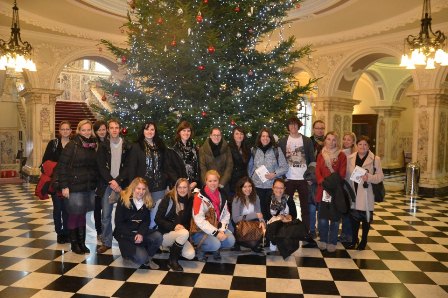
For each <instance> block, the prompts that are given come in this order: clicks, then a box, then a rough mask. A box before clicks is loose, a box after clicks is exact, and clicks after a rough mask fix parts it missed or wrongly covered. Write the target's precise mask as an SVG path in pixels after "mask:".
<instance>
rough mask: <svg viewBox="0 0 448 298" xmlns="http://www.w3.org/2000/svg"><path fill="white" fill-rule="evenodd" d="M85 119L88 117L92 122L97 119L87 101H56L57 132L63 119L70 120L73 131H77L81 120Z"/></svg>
mask: <svg viewBox="0 0 448 298" xmlns="http://www.w3.org/2000/svg"><path fill="white" fill-rule="evenodd" d="M84 119H88V120H90V121H92V123H93V122H95V121H96V118H95V115H94V114H93V113H92V111H91V110H90V109H89V107H88V106H87V104H86V103H85V102H79V101H56V107H55V126H56V127H55V132H57V131H58V126H59V123H61V121H70V123H71V126H72V130H73V133H75V132H76V127H77V126H78V123H79V121H81V120H84Z"/></svg>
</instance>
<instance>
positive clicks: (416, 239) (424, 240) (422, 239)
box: [408, 237, 437, 244]
mask: <svg viewBox="0 0 448 298" xmlns="http://www.w3.org/2000/svg"><path fill="white" fill-rule="evenodd" d="M408 239H409V240H411V241H412V242H414V243H415V244H437V242H435V241H434V240H432V239H431V238H428V237H408Z"/></svg>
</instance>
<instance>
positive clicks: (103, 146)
mask: <svg viewBox="0 0 448 298" xmlns="http://www.w3.org/2000/svg"><path fill="white" fill-rule="evenodd" d="M131 148H132V145H131V144H130V143H129V142H127V141H126V140H125V139H122V143H121V162H120V172H119V174H118V176H117V177H116V178H115V179H114V178H113V177H112V176H111V174H110V170H111V166H112V162H111V160H112V153H111V149H110V140H109V139H106V140H104V142H101V143H100V144H99V148H98V151H97V160H96V161H97V164H98V170H99V173H100V177H99V184H98V189H97V192H96V193H97V195H98V196H100V197H102V196H103V194H104V192H105V190H106V188H107V186H108V185H109V182H110V181H112V180H115V181H116V182H117V183H118V185H120V187H121V188H122V189H124V188H125V187H127V186H128V184H129V183H130V181H128V178H129V174H128V172H127V163H126V162H127V158H128V156H129V155H130V152H131Z"/></svg>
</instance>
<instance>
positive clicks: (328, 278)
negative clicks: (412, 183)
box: [0, 185, 448, 298]
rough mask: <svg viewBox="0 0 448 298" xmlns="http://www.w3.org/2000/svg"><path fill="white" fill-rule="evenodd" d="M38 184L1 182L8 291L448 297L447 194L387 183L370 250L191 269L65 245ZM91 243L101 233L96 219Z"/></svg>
mask: <svg viewBox="0 0 448 298" xmlns="http://www.w3.org/2000/svg"><path fill="white" fill-rule="evenodd" d="M33 190H34V185H29V186H24V185H1V186H0V297H14V298H21V297H58V298H59V297H132V298H138V297H207V298H215V297H216V298H218V297H324V296H326V297H330V296H332V297H349V296H351V297H353V296H356V297H425V298H433V297H448V197H444V198H426V199H424V198H418V199H416V200H413V201H410V200H409V199H407V198H405V197H404V196H403V195H402V194H400V193H391V192H389V194H388V196H387V201H386V202H384V203H381V204H379V205H378V206H377V207H376V210H375V216H374V223H373V225H372V230H371V232H370V234H369V242H368V246H367V249H366V250H365V251H356V250H345V249H344V247H343V246H342V245H341V244H340V243H338V246H337V251H336V252H335V253H328V252H321V251H319V249H317V248H308V249H304V248H300V249H299V250H298V251H296V252H295V253H294V255H293V256H291V257H289V258H287V259H286V260H283V259H282V258H281V257H279V256H270V255H268V256H263V255H255V254H251V253H250V252H245V253H244V252H243V253H236V252H231V251H225V252H223V259H222V261H220V262H214V261H209V262H207V263H201V262H196V261H181V264H182V265H183V266H184V268H185V272H184V273H175V272H170V271H167V269H166V259H167V257H168V255H167V254H160V255H157V256H156V261H157V262H158V263H159V264H161V266H162V270H145V269H140V268H139V267H138V266H136V265H134V264H132V263H129V262H128V261H125V260H123V259H122V258H121V256H120V252H119V250H118V247H117V244H116V243H115V242H114V245H113V248H112V250H110V251H109V252H108V254H105V255H96V254H95V253H91V254H88V255H76V254H74V253H72V252H70V248H69V244H57V243H56V234H55V233H54V229H53V220H52V215H51V210H52V204H51V201H39V200H36V199H35V198H34V197H33V196H32V193H33ZM88 225H89V227H88V229H89V235H88V243H89V244H88V246H89V247H90V249H91V251H92V252H94V251H95V246H96V244H97V243H96V233H95V231H94V230H93V229H92V227H93V225H92V222H91V220H90V221H89V223H88Z"/></svg>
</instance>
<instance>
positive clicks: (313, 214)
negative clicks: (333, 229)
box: [308, 203, 319, 235]
mask: <svg viewBox="0 0 448 298" xmlns="http://www.w3.org/2000/svg"><path fill="white" fill-rule="evenodd" d="M317 210H319V203H314V204H311V203H310V204H308V211H309V216H310V233H311V234H312V235H316V221H317V220H316V211H317ZM317 230H319V224H318V227H317Z"/></svg>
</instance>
